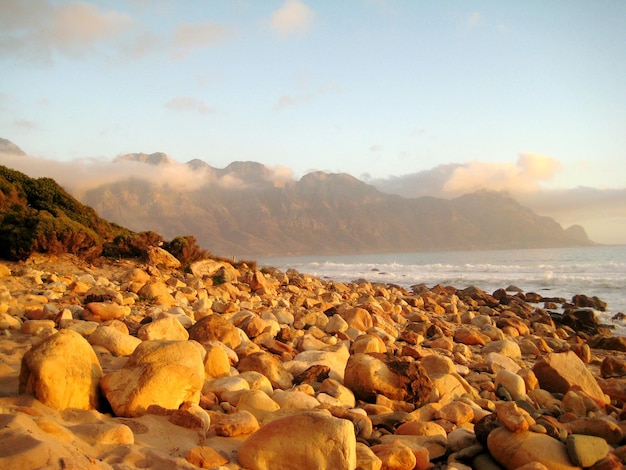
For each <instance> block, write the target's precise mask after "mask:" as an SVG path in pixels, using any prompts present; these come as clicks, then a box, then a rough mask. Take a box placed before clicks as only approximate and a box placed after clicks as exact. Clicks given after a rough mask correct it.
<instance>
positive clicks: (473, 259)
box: [260, 246, 626, 336]
mask: <svg viewBox="0 0 626 470" xmlns="http://www.w3.org/2000/svg"><path fill="white" fill-rule="evenodd" d="M260 261H261V262H262V263H263V264H267V265H271V266H275V267H277V268H278V269H281V270H286V269H289V268H294V269H296V270H298V271H300V272H302V273H308V274H311V275H313V276H317V277H321V278H326V279H334V280H337V281H342V282H351V281H353V280H356V279H359V278H364V279H367V280H369V281H372V282H383V283H392V284H398V285H401V286H403V287H410V286H411V285H414V284H421V283H423V284H426V285H428V286H430V287H432V286H433V285H436V284H442V285H451V286H454V287H457V288H464V287H467V286H470V285H475V286H478V287H480V288H481V289H483V290H485V291H487V292H493V291H494V290H496V289H499V288H502V287H508V286H509V285H515V286H517V287H519V288H520V289H522V290H523V291H525V292H538V293H540V294H542V295H544V296H547V297H563V298H565V299H567V300H570V299H571V298H572V296H574V295H575V294H585V295H588V296H597V297H599V298H600V299H602V300H604V301H605V302H607V303H608V311H607V312H598V314H599V316H600V319H601V321H602V322H603V323H607V324H614V325H615V327H616V330H615V334H620V335H624V336H626V322H624V321H616V322H613V321H611V317H612V316H613V315H614V314H615V313H617V312H626V246H601V247H592V248H564V249H536V250H502V251H476V252H445V253H396V254H376V255H354V256H318V257H312V256H309V257H294V258H271V259H266V260H260Z"/></svg>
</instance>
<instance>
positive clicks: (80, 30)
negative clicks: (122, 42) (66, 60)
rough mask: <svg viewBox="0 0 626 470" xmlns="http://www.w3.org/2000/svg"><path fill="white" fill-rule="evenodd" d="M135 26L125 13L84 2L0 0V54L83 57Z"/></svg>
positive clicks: (45, 59) (46, 58) (45, 60)
mask: <svg viewBox="0 0 626 470" xmlns="http://www.w3.org/2000/svg"><path fill="white" fill-rule="evenodd" d="M133 26H134V22H133V20H132V19H131V18H130V16H129V15H127V14H126V13H121V12H118V11H115V10H104V9H101V8H99V7H98V6H96V5H93V4H90V3H85V2H74V3H66V4H61V5H57V4H54V3H51V2H49V1H47V0H32V1H28V2H24V1H21V0H3V1H2V2H0V55H3V56H12V57H15V58H26V59H34V60H38V61H42V62H49V61H51V60H52V57H53V55H54V54H57V53H58V54H62V55H66V56H70V57H78V58H80V57H83V56H84V55H85V54H86V53H87V52H88V51H89V50H91V49H92V48H94V47H97V46H98V45H101V44H102V43H103V42H105V41H108V40H111V39H119V38H121V37H122V36H123V35H124V34H125V33H126V32H127V31H129V30H130V29H131V28H132V27H133Z"/></svg>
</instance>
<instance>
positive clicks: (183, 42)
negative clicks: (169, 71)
mask: <svg viewBox="0 0 626 470" xmlns="http://www.w3.org/2000/svg"><path fill="white" fill-rule="evenodd" d="M232 35H233V31H232V30H231V29H230V28H227V27H226V26H223V25H221V24H218V23H215V22H213V21H204V22H202V23H184V24H179V25H177V26H176V29H175V31H174V36H173V38H172V39H173V43H174V49H175V52H174V55H173V57H174V58H176V59H181V58H184V57H185V56H186V55H187V54H188V53H189V51H190V50H192V49H204V48H207V47H210V46H213V45H215V44H217V43H218V42H220V41H222V40H224V39H226V38H228V37H231V36H232Z"/></svg>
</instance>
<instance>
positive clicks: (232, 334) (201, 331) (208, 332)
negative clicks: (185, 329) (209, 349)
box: [189, 314, 241, 349]
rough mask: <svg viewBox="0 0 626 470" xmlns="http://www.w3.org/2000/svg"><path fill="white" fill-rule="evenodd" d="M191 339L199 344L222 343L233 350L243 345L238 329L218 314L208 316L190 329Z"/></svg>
mask: <svg viewBox="0 0 626 470" xmlns="http://www.w3.org/2000/svg"><path fill="white" fill-rule="evenodd" d="M189 339H193V340H195V341H198V342H199V343H206V342H210V341H221V342H222V343H224V344H225V345H226V346H228V347H229V348H232V349H235V348H237V346H239V345H240V344H241V336H239V331H238V330H237V328H235V326H234V325H233V324H232V323H231V322H229V321H228V320H227V319H226V318H224V317H222V316H221V315H217V314H212V315H208V316H206V317H204V318H202V319H201V320H200V321H198V322H196V323H195V324H194V325H193V326H192V327H191V328H189Z"/></svg>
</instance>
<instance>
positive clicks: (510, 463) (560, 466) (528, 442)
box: [487, 428, 580, 470]
mask: <svg viewBox="0 0 626 470" xmlns="http://www.w3.org/2000/svg"><path fill="white" fill-rule="evenodd" d="M487 447H488V448H489V452H490V453H491V455H492V456H493V458H494V459H495V460H497V461H498V462H499V463H500V464H501V465H502V466H503V467H504V468H506V469H516V468H519V467H521V466H522V465H526V464H529V463H532V462H540V463H542V464H543V465H545V466H546V467H548V468H549V469H550V470H580V467H578V466H576V465H574V464H572V462H571V461H570V459H569V457H568V455H567V450H566V449H565V444H563V443H562V442H560V441H558V440H556V439H553V438H552V437H550V436H548V435H546V434H537V433H534V432H530V431H520V432H512V431H509V430H508V429H506V428H497V429H495V430H493V431H491V433H489V437H488V438H487Z"/></svg>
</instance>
